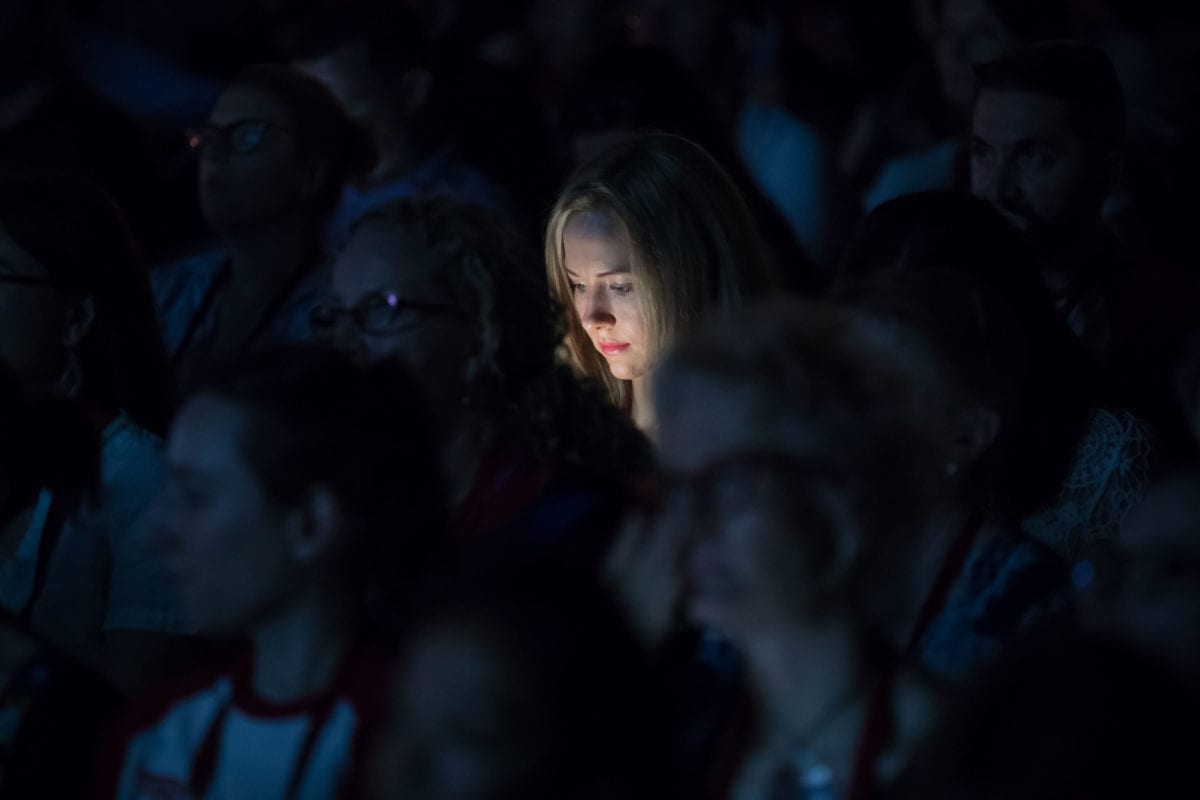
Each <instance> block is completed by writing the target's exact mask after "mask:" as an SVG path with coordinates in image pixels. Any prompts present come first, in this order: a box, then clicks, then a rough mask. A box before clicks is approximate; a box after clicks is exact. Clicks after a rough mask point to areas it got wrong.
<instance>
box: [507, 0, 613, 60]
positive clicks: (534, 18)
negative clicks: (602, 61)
mask: <svg viewBox="0 0 1200 800" xmlns="http://www.w3.org/2000/svg"><path fill="white" fill-rule="evenodd" d="M622 10H623V9H622V7H621V4H620V3H608V2H605V1H604V0H566V2H560V1H559V0H532V2H530V3H529V4H528V15H529V16H528V19H529V32H530V33H531V34H532V36H533V40H534V42H535V43H536V46H537V49H538V52H539V53H540V54H541V57H542V60H543V61H544V62H545V64H546V66H547V67H549V68H550V69H551V70H553V71H554V72H555V73H558V74H559V75H563V74H565V75H570V74H571V73H572V72H574V71H575V70H578V69H579V68H580V67H582V66H583V65H584V64H586V63H587V62H588V61H589V60H591V58H592V57H593V56H594V55H595V54H596V53H597V52H598V51H599V50H601V49H603V48H604V47H605V46H607V45H609V44H612V43H614V42H617V41H619V40H620V39H621V38H623V30H622V27H623V20H622V15H621V12H622Z"/></svg>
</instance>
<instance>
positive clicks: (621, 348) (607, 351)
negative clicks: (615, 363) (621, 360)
mask: <svg viewBox="0 0 1200 800" xmlns="http://www.w3.org/2000/svg"><path fill="white" fill-rule="evenodd" d="M628 349H629V343H628V342H626V343H625V344H613V343H612V342H601V343H600V352H601V353H604V355H606V356H615V355H617V354H619V353H624V352H625V351H626V350H628Z"/></svg>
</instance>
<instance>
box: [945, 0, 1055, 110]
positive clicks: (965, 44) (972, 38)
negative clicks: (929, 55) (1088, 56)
mask: <svg viewBox="0 0 1200 800" xmlns="http://www.w3.org/2000/svg"><path fill="white" fill-rule="evenodd" d="M935 6H940V7H935V9H934V19H935V21H934V31H935V38H934V56H935V58H936V61H937V68H938V78H939V80H940V82H941V86H942V93H943V94H944V95H945V97H946V99H947V100H949V101H950V103H951V104H952V105H953V106H954V107H955V108H958V109H961V110H963V111H965V110H967V109H968V108H970V106H971V98H972V97H973V95H974V92H975V75H974V74H973V72H972V67H973V66H974V65H975V64H983V63H986V62H989V61H994V60H995V59H997V58H999V57H1001V56H1003V55H1005V54H1006V53H1008V52H1009V51H1011V50H1012V49H1013V48H1015V47H1017V46H1019V45H1025V44H1033V43H1035V42H1040V41H1043V40H1046V39H1057V38H1060V37H1063V36H1067V35H1068V34H1069V32H1070V31H1069V29H1068V15H1067V11H1066V8H1065V7H1064V4H1063V3H1062V2H1060V0H937V2H936V3H935Z"/></svg>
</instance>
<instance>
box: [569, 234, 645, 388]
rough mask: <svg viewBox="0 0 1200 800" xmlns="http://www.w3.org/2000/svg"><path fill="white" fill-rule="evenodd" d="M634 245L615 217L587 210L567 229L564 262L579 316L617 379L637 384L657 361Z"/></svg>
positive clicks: (576, 312)
mask: <svg viewBox="0 0 1200 800" xmlns="http://www.w3.org/2000/svg"><path fill="white" fill-rule="evenodd" d="M632 257H633V244H632V242H631V241H630V238H629V232H628V231H626V230H625V226H624V225H622V224H621V222H620V221H619V220H618V219H616V217H614V216H612V215H611V214H606V213H602V212H594V211H581V212H577V213H575V214H573V215H572V216H571V218H570V219H569V220H567V225H566V228H565V229H564V230H563V260H564V264H565V266H566V271H567V278H568V279H569V280H570V282H571V289H572V293H573V295H574V298H575V314H576V317H577V319H578V320H579V323H580V324H581V325H582V326H583V328H584V330H585V331H586V332H587V335H588V338H589V339H591V341H592V345H593V346H595V348H596V350H597V351H598V352H599V353H600V354H601V355H602V356H604V358H605V360H606V361H607V362H608V368H609V370H610V371H611V372H612V374H613V377H615V378H617V379H619V380H627V381H628V380H636V379H638V378H641V377H642V376H644V375H645V374H646V371H647V369H648V368H649V365H650V361H651V353H650V348H649V342H648V338H649V337H648V336H647V332H646V321H645V317H644V315H643V313H642V298H641V297H640V296H639V293H638V292H639V286H638V281H637V278H636V277H634V275H633V271H632V268H631V263H630V262H631V260H632Z"/></svg>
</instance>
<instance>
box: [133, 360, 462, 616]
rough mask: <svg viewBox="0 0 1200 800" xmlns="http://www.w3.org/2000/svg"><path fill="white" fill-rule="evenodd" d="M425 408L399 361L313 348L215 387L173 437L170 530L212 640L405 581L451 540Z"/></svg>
mask: <svg viewBox="0 0 1200 800" xmlns="http://www.w3.org/2000/svg"><path fill="white" fill-rule="evenodd" d="M437 474H438V470H437V469H436V461H435V457H434V454H433V445H432V442H431V436H430V433H429V425H428V422H427V421H426V413H425V410H424V407H423V405H422V404H421V403H420V401H419V400H418V398H417V390H416V387H415V383H414V380H413V378H412V377H411V376H409V375H408V373H407V372H405V371H404V370H403V369H402V368H401V367H400V366H399V365H396V364H381V365H375V366H373V367H371V368H369V369H364V368H360V367H357V366H355V365H353V364H351V363H350V362H349V361H347V360H345V359H344V358H342V357H341V356H337V355H334V354H331V353H327V352H325V351H320V350H313V349H309V348H302V349H296V350H288V351H282V352H280V353H275V354H270V355H264V356H262V357H260V358H256V359H252V360H250V361H248V362H247V363H246V364H245V365H244V366H239V367H238V368H237V369H236V370H235V371H233V372H230V373H227V374H225V375H222V376H218V377H216V378H214V379H213V380H211V381H210V382H209V383H207V384H205V385H204V387H203V388H201V389H200V390H199V391H198V392H197V393H196V394H195V395H194V396H193V397H192V399H191V400H190V401H189V402H188V403H187V404H186V405H185V406H184V408H183V410H182V411H181V413H180V415H179V417H178V418H177V419H176V421H175V424H174V425H173V427H172V430H171V436H170V439H169V441H168V444H167V481H166V487H165V489H164V493H163V496H162V498H161V500H160V504H159V506H158V508H157V509H156V523H157V527H158V528H159V530H160V537H161V540H162V543H163V545H164V549H165V551H166V558H167V563H168V567H169V569H170V570H171V572H172V574H173V577H174V579H175V583H176V588H177V590H178V592H179V594H180V596H181V599H182V600H183V603H184V606H185V609H186V610H187V612H188V613H189V615H190V617H191V621H192V623H193V624H194V625H195V627H196V628H197V629H198V630H200V631H202V632H205V633H213V634H224V635H237V634H242V635H244V634H248V633H252V632H253V631H254V630H255V628H256V626H258V625H260V624H262V623H263V622H265V621H267V620H269V619H270V618H271V617H272V616H273V615H275V614H279V613H281V612H282V611H284V610H285V609H286V608H288V607H289V604H291V603H294V602H295V601H296V599H297V597H298V596H301V595H305V594H307V593H309V592H314V591H322V592H338V593H341V596H343V597H347V598H358V599H361V598H362V595H363V593H364V591H365V590H367V589H372V588H378V587H379V586H380V585H382V586H384V587H387V588H397V587H398V586H400V585H402V584H403V583H404V582H405V581H408V580H411V579H412V578H413V577H414V576H416V575H418V574H420V571H421V570H422V569H423V568H424V567H425V566H426V559H427V557H428V555H429V554H430V553H431V552H432V551H433V550H435V549H436V548H437V547H438V545H439V544H440V534H441V526H442V524H443V520H442V493H441V487H440V485H439V481H438V478H437Z"/></svg>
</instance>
